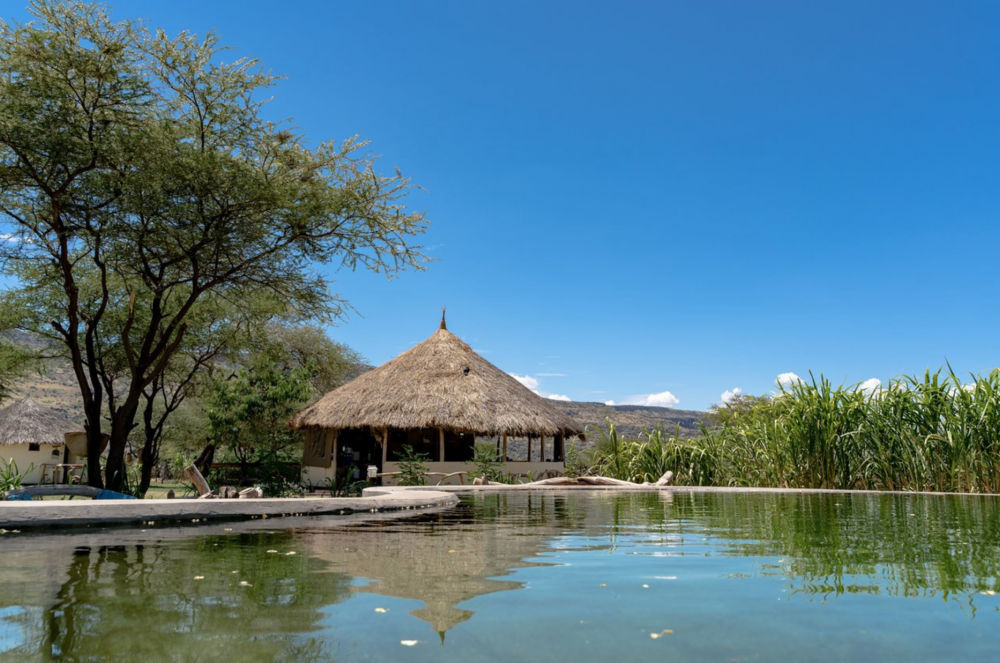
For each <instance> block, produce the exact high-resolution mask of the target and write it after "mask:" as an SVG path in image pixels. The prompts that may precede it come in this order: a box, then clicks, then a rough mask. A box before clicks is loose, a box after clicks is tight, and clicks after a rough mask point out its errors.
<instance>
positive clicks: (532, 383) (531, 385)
mask: <svg viewBox="0 0 1000 663" xmlns="http://www.w3.org/2000/svg"><path fill="white" fill-rule="evenodd" d="M507 375H509V376H511V377H512V378H514V379H515V380H517V381H518V382H520V383H521V384H523V385H524V386H525V387H527V388H528V389H530V390H531V391H533V392H534V393H536V394H538V395H539V396H541V397H542V398H551V399H552V400H554V401H571V400H573V399H572V398H570V397H569V396H567V395H566V394H549V393H546V392H544V391H542V389H541V387H542V381H541V380H539V379H538V378H537V377H535V376H534V375H518V374H517V373H508V374H507ZM539 375H545V374H544V373H540V374H539Z"/></svg>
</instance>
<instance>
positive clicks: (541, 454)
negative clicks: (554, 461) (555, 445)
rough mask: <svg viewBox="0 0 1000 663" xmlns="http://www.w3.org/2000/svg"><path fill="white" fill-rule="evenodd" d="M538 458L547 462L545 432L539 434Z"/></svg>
mask: <svg viewBox="0 0 1000 663" xmlns="http://www.w3.org/2000/svg"><path fill="white" fill-rule="evenodd" d="M538 460H539V461H541V462H543V463H544V462H545V433H542V434H541V435H539V436H538Z"/></svg>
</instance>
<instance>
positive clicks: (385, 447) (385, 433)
mask: <svg viewBox="0 0 1000 663" xmlns="http://www.w3.org/2000/svg"><path fill="white" fill-rule="evenodd" d="M388 460H389V429H388V428H383V429H382V471H383V472H385V471H386V470H385V464H386V462H387V461H388Z"/></svg>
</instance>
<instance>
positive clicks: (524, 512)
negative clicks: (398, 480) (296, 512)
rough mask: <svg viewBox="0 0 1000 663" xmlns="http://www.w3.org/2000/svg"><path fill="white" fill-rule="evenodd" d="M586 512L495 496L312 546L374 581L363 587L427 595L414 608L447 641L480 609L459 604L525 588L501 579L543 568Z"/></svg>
mask: <svg viewBox="0 0 1000 663" xmlns="http://www.w3.org/2000/svg"><path fill="white" fill-rule="evenodd" d="M585 513H586V510H585V508H583V506H582V505H581V504H580V503H579V502H573V503H570V502H569V501H567V499H566V498H565V497H562V496H558V495H546V496H541V495H528V496H527V497H525V496H522V495H516V496H511V495H488V496H483V497H481V498H479V499H476V500H472V501H469V502H467V503H466V504H464V505H463V506H461V507H460V508H458V509H456V510H453V511H448V512H443V513H439V514H434V515H431V516H427V517H422V518H417V519H414V520H407V521H399V522H397V523H385V522H383V523H379V524H377V525H365V526H359V527H354V528H350V529H349V530H347V531H341V532H326V533H322V534H321V533H318V532H316V533H315V534H316V536H313V537H311V538H310V539H309V548H310V554H312V555H314V556H315V557H317V558H319V559H324V560H327V561H328V562H329V563H330V565H331V568H333V569H337V570H343V571H344V572H346V573H348V574H349V575H352V576H355V577H361V578H369V579H371V580H372V581H373V582H372V583H370V584H366V585H362V586H358V587H355V588H354V590H355V591H357V592H364V593H371V594H378V595H381V596H392V597H396V598H406V599H415V600H418V601H422V602H423V603H424V605H425V607H423V608H420V609H417V610H414V611H412V612H411V613H410V614H412V615H413V616H415V617H417V618H419V619H422V620H424V621H426V622H427V623H429V624H430V625H431V628H432V629H433V630H434V631H435V632H437V633H438V634H439V635H440V636H441V637H442V639H443V638H444V634H445V633H446V632H447V631H449V630H451V629H452V628H454V627H455V626H456V625H457V624H460V623H462V622H464V621H466V620H468V619H469V618H470V617H472V615H473V612H472V611H471V610H466V609H460V608H457V607H456V606H457V605H458V604H460V603H462V602H464V601H468V600H470V599H472V598H475V597H477V596H483V595H486V594H491V593H493V592H499V591H504V590H512V589H519V588H520V587H521V586H522V583H520V582H516V581H511V580H500V579H497V578H498V577H501V576H507V575H510V574H511V573H512V572H513V571H514V570H515V569H519V568H525V567H529V566H537V565H538V564H537V563H536V562H532V561H530V560H531V559H532V558H535V557H538V556H539V555H540V554H542V553H543V552H545V551H547V550H548V549H549V545H550V542H551V541H552V539H554V538H556V537H558V536H560V535H561V534H562V533H563V532H564V531H565V530H566V529H567V528H571V527H574V526H579V525H580V524H582V523H583V519H584V518H585Z"/></svg>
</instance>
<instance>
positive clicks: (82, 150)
mask: <svg viewBox="0 0 1000 663" xmlns="http://www.w3.org/2000/svg"><path fill="white" fill-rule="evenodd" d="M30 10H31V12H32V13H33V15H34V18H35V20H34V21H33V22H31V23H27V24H10V23H2V24H0V223H2V224H3V225H5V226H6V228H5V230H6V234H7V235H9V238H8V241H4V242H2V243H0V264H2V265H3V267H4V271H5V273H6V274H7V275H8V276H12V277H14V279H15V281H16V282H17V283H18V284H19V285H18V286H17V287H16V288H14V289H12V290H10V291H8V292H6V293H5V294H4V296H3V298H2V301H0V304H2V305H3V306H2V307H0V308H2V309H3V310H5V315H6V316H7V319H8V320H13V321H14V324H13V325H12V326H14V327H17V328H21V329H26V330H28V331H32V332H35V333H40V334H43V335H46V336H48V337H49V338H50V339H52V340H53V341H54V342H56V343H58V344H60V345H61V346H62V347H63V348H64V352H65V354H66V356H68V358H69V360H70V362H71V364H72V368H73V372H74V374H75V377H76V380H77V382H78V384H79V387H80V396H81V400H82V403H83V408H84V412H85V416H86V426H87V433H88V449H89V453H88V464H89V466H90V467H91V468H94V469H92V471H90V472H88V476H89V477H90V482H91V483H92V485H95V486H102V485H105V484H106V485H107V487H109V488H112V489H115V488H118V487H119V486H120V485H121V481H122V477H121V476H120V470H117V469H115V468H121V467H122V466H123V462H122V461H123V459H124V454H125V448H126V443H127V440H128V437H129V435H130V433H131V432H132V430H133V428H134V426H135V425H136V419H137V416H138V415H139V412H140V410H141V409H142V408H143V407H144V401H145V402H146V403H148V399H149V394H150V393H154V394H155V393H161V392H162V388H158V387H157V385H158V384H159V385H161V386H162V385H165V384H167V383H172V382H174V381H175V380H176V378H174V377H171V378H167V377H164V374H165V373H167V374H169V373H170V372H172V371H175V370H180V371H181V373H183V371H184V369H183V367H182V368H180V369H178V368H177V363H178V361H179V360H178V357H179V356H180V355H183V354H184V353H185V348H188V349H191V348H196V347H198V346H199V345H200V344H199V343H198V342H192V337H194V336H196V335H197V334H199V333H202V332H203V331H204V330H205V329H206V327H205V325H206V323H205V322H204V319H203V318H202V317H200V316H209V317H211V315H213V314H214V312H215V311H216V310H217V308H216V307H219V306H224V305H226V304H227V303H228V305H229V306H235V307H236V308H237V309H238V308H239V307H240V306H241V305H243V304H244V303H246V302H251V301H259V300H260V298H270V300H271V301H272V302H280V303H281V304H282V305H283V306H284V307H286V309H287V310H288V311H291V312H294V314H295V315H297V316H299V317H300V318H303V319H305V318H309V317H323V316H329V315H331V314H334V313H336V311H337V306H338V301H337V299H336V297H335V296H334V295H332V294H331V293H330V292H329V290H328V283H327V281H326V280H325V279H324V277H323V276H321V275H320V274H319V273H318V271H317V270H315V269H314V268H313V266H314V265H316V264H317V263H333V264H334V265H336V266H339V267H343V268H348V269H356V268H358V267H363V268H366V269H370V270H372V271H375V272H378V273H384V274H386V275H388V276H390V277H391V276H393V275H395V274H396V273H397V272H399V271H400V270H403V269H408V268H420V267H421V265H422V263H423V261H424V256H423V255H422V253H421V251H420V247H419V246H417V245H415V244H414V238H415V237H416V236H417V235H419V234H420V233H422V232H423V231H424V229H425V227H426V222H425V220H424V218H423V216H422V215H421V214H419V213H410V212H407V211H406V210H405V207H404V206H403V205H402V198H403V197H404V196H405V195H406V193H407V192H408V190H409V189H410V187H411V185H410V183H409V181H408V180H407V179H406V178H404V177H403V176H402V175H401V174H400V173H399V172H398V171H396V172H394V173H392V174H390V175H383V174H380V173H379V171H378V170H377V168H376V160H375V158H374V157H372V156H370V155H368V154H367V153H366V152H365V148H366V143H365V142H363V141H360V140H358V139H357V138H350V139H347V140H346V141H343V142H340V143H335V142H332V141H331V142H326V143H322V144H320V145H318V146H317V147H314V148H311V147H309V146H308V145H307V144H306V141H305V139H304V138H303V137H302V136H299V135H297V134H295V133H294V132H292V131H290V130H289V129H287V128H286V127H284V126H280V125H276V124H274V123H272V122H269V121H268V120H267V119H266V118H265V116H264V113H263V104H264V101H263V99H264V98H265V97H266V95H267V94H269V92H268V90H269V88H271V87H272V86H273V85H274V83H275V81H276V79H275V77H274V76H272V75H271V74H269V73H267V72H266V71H264V70H263V69H262V68H261V67H260V65H259V64H258V62H257V61H256V60H253V59H248V58H240V59H236V60H233V61H225V60H224V58H223V49H222V47H221V46H220V43H219V39H218V37H217V36H215V35H213V34H210V35H208V36H206V37H203V38H196V37H195V36H194V35H191V34H188V33H181V34H180V35H178V36H176V37H169V36H167V35H166V34H165V33H164V32H162V31H155V32H152V31H149V30H147V29H146V28H145V27H144V26H142V25H141V24H139V23H137V22H133V21H121V22H114V21H112V20H111V18H110V17H109V16H108V14H107V13H106V11H105V10H104V8H103V7H101V6H99V5H93V4H88V3H84V2H81V1H80V0H68V1H66V2H49V1H46V0H35V1H34V2H32V3H31V5H30ZM207 329H209V330H211V329H212V326H211V324H209V325H208V327H207ZM185 361H191V358H190V355H189V356H188V358H187V359H186V360H185ZM185 361H181V362H180V363H181V364H182V366H183V365H184V363H185ZM105 426H107V427H108V428H109V430H108V433H109V434H110V438H111V443H110V446H109V451H108V461H107V468H108V470H107V471H106V473H105V476H102V474H101V472H98V471H96V468H98V467H99V466H100V458H99V455H98V450H99V447H100V439H101V434H102V432H103V430H102V429H103V428H104V427H105Z"/></svg>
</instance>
